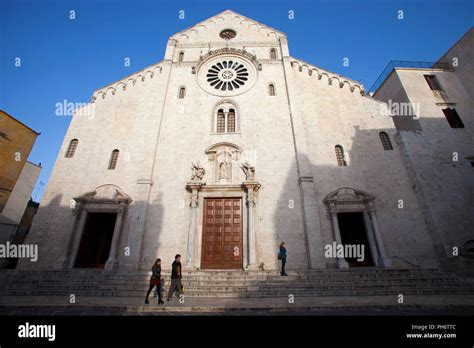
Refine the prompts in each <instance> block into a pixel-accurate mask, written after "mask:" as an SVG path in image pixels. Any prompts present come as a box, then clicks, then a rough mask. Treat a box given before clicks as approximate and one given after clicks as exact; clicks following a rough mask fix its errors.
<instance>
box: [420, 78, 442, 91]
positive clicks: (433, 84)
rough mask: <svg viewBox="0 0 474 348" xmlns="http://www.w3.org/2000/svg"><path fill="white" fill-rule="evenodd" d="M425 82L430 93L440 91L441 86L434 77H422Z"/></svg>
mask: <svg viewBox="0 0 474 348" xmlns="http://www.w3.org/2000/svg"><path fill="white" fill-rule="evenodd" d="M424 76H425V80H426V82H428V85H429V86H430V88H431V90H432V91H442V90H443V89H442V88H441V85H440V84H439V81H438V79H437V78H436V76H435V75H424Z"/></svg>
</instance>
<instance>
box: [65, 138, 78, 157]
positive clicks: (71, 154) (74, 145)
mask: <svg viewBox="0 0 474 348" xmlns="http://www.w3.org/2000/svg"><path fill="white" fill-rule="evenodd" d="M78 143H79V140H77V139H72V140H71V142H70V143H69V146H68V148H67V151H66V158H71V157H74V153H75V152H76V149H77V144H78Z"/></svg>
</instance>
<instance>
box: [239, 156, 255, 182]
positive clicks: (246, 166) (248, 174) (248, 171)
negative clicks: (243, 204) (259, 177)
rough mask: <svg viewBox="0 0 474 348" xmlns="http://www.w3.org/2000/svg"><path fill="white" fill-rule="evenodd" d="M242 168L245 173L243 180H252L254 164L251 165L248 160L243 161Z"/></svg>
mask: <svg viewBox="0 0 474 348" xmlns="http://www.w3.org/2000/svg"><path fill="white" fill-rule="evenodd" d="M241 168H242V170H243V171H244V174H245V180H247V181H253V180H254V178H255V166H252V165H251V164H250V163H249V162H248V161H245V162H244V163H242V165H241Z"/></svg>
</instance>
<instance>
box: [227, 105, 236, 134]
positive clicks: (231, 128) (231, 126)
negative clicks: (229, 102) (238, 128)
mask: <svg viewBox="0 0 474 348" xmlns="http://www.w3.org/2000/svg"><path fill="white" fill-rule="evenodd" d="M227 132H229V133H231V132H232V133H233V132H235V110H234V109H230V110H229V113H228V114H227Z"/></svg>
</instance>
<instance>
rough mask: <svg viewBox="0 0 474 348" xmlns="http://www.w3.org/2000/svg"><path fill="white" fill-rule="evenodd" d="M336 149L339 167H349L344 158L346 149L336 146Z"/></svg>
mask: <svg viewBox="0 0 474 348" xmlns="http://www.w3.org/2000/svg"><path fill="white" fill-rule="evenodd" d="M334 149H335V151H336V159H337V165H338V166H340V167H345V166H347V163H346V160H345V158H344V149H343V148H342V146H341V145H336V146H335V147H334Z"/></svg>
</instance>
